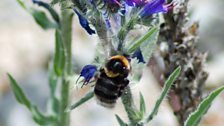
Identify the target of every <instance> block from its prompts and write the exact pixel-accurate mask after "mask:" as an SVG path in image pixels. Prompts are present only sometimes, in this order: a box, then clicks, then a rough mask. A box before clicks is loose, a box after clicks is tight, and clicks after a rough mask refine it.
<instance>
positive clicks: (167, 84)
mask: <svg viewBox="0 0 224 126" xmlns="http://www.w3.org/2000/svg"><path fill="white" fill-rule="evenodd" d="M180 72H181V68H180V67H177V68H176V69H175V70H174V72H173V73H172V74H171V75H170V76H169V78H168V80H167V81H166V82H165V85H164V87H163V90H162V92H161V95H160V97H159V99H158V100H157V101H156V104H155V106H154V108H153V110H152V112H151V113H150V115H149V116H148V117H147V119H146V122H149V121H150V120H152V119H153V117H154V116H155V115H156V114H157V112H158V110H159V107H160V104H161V103H162V101H163V99H164V98H165V97H166V95H167V94H168V91H169V89H170V87H171V85H172V84H173V83H174V81H175V80H176V78H177V77H178V76H179V74H180Z"/></svg>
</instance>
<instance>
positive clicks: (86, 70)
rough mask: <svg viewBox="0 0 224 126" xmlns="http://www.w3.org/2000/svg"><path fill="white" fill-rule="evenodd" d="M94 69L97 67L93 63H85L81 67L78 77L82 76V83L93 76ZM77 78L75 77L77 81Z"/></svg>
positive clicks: (85, 82) (86, 82) (87, 81)
mask: <svg viewBox="0 0 224 126" xmlns="http://www.w3.org/2000/svg"><path fill="white" fill-rule="evenodd" d="M96 71H97V67H96V66H95V65H86V66H84V67H83V68H82V70H81V73H80V76H79V78H80V77H84V83H83V85H86V84H88V83H89V81H90V80H91V79H92V78H93V77H94V75H95V73H96ZM79 78H78V79H77V81H78V80H79Z"/></svg>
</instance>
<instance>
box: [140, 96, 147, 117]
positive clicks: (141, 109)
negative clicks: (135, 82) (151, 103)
mask: <svg viewBox="0 0 224 126" xmlns="http://www.w3.org/2000/svg"><path fill="white" fill-rule="evenodd" d="M145 110H146V108H145V100H144V97H143V95H142V93H140V113H141V114H142V115H144V114H145Z"/></svg>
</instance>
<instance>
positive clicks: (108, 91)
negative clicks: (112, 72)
mask: <svg viewBox="0 0 224 126" xmlns="http://www.w3.org/2000/svg"><path fill="white" fill-rule="evenodd" d="M128 83H129V81H128V79H127V78H120V77H119V78H110V77H107V76H105V74H104V73H101V76H100V78H98V80H97V82H96V85H95V88H94V93H95V95H96V98H97V99H98V101H99V103H100V104H101V105H103V106H106V107H113V106H114V104H115V103H116V101H117V99H118V98H119V97H120V96H121V95H122V93H123V90H124V88H125V87H126V86H127V85H128Z"/></svg>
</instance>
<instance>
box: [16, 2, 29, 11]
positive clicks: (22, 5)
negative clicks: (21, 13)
mask: <svg viewBox="0 0 224 126" xmlns="http://www.w3.org/2000/svg"><path fill="white" fill-rule="evenodd" d="M17 2H18V3H19V5H20V6H21V7H22V8H23V9H25V10H27V7H26V5H25V3H24V2H23V0H17Z"/></svg>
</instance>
